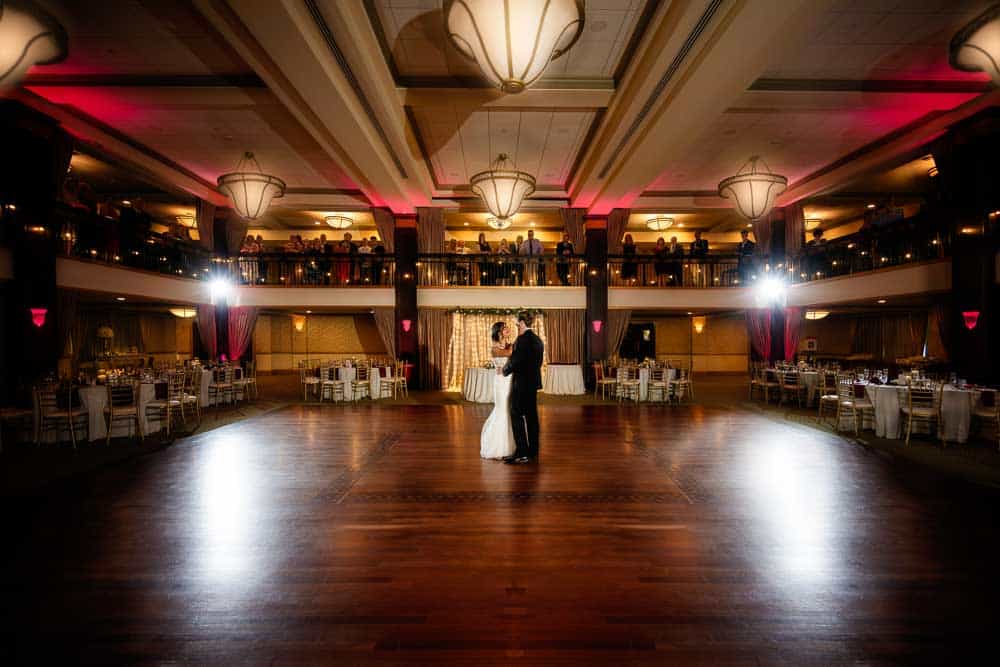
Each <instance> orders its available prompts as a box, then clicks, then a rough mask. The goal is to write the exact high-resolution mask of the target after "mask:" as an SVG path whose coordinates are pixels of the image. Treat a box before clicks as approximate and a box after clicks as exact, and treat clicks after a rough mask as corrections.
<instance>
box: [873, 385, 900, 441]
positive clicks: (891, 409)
mask: <svg viewBox="0 0 1000 667" xmlns="http://www.w3.org/2000/svg"><path fill="white" fill-rule="evenodd" d="M865 396H867V397H868V400H869V401H871V404H872V406H874V408H875V424H874V427H875V435H877V436H878V437H880V438H889V439H890V440H898V439H899V435H900V434H899V428H900V424H901V421H902V420H901V419H900V412H899V408H900V405H901V403H900V402H901V401H903V400H905V398H904V396H905V395H904V394H903V391H902V387H897V386H894V385H891V384H868V385H865Z"/></svg>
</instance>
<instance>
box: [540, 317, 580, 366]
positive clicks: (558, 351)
mask: <svg viewBox="0 0 1000 667" xmlns="http://www.w3.org/2000/svg"><path fill="white" fill-rule="evenodd" d="M585 313H586V311H583V310H570V309H551V310H546V311H545V333H546V336H547V337H548V350H549V362H550V363H553V364H579V363H582V360H583V340H584V331H585V329H584V321H583V320H584V315H585Z"/></svg>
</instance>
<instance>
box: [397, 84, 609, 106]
mask: <svg viewBox="0 0 1000 667" xmlns="http://www.w3.org/2000/svg"><path fill="white" fill-rule="evenodd" d="M397 91H398V95H399V103H400V104H401V105H403V106H409V107H441V106H450V107H457V108H470V109H492V110H511V111H514V110H530V109H560V110H566V111H576V110H588V111H594V110H597V109H604V108H606V107H607V106H608V105H609V104H611V99H612V98H613V97H614V94H615V91H614V90H609V89H595V88H589V89H582V88H581V89H571V90H562V89H554V88H534V87H533V88H529V89H528V90H526V91H524V92H523V93H518V94H516V95H509V94H507V93H503V92H501V91H499V90H497V89H496V88H398V89H397Z"/></svg>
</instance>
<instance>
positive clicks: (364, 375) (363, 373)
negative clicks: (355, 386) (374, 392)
mask: <svg viewBox="0 0 1000 667" xmlns="http://www.w3.org/2000/svg"><path fill="white" fill-rule="evenodd" d="M357 374H358V382H364V381H365V380H367V379H368V366H358V369H357Z"/></svg>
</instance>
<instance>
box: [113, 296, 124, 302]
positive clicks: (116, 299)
mask: <svg viewBox="0 0 1000 667" xmlns="http://www.w3.org/2000/svg"><path fill="white" fill-rule="evenodd" d="M124 300H125V297H123V296H116V297H115V301H124Z"/></svg>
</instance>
